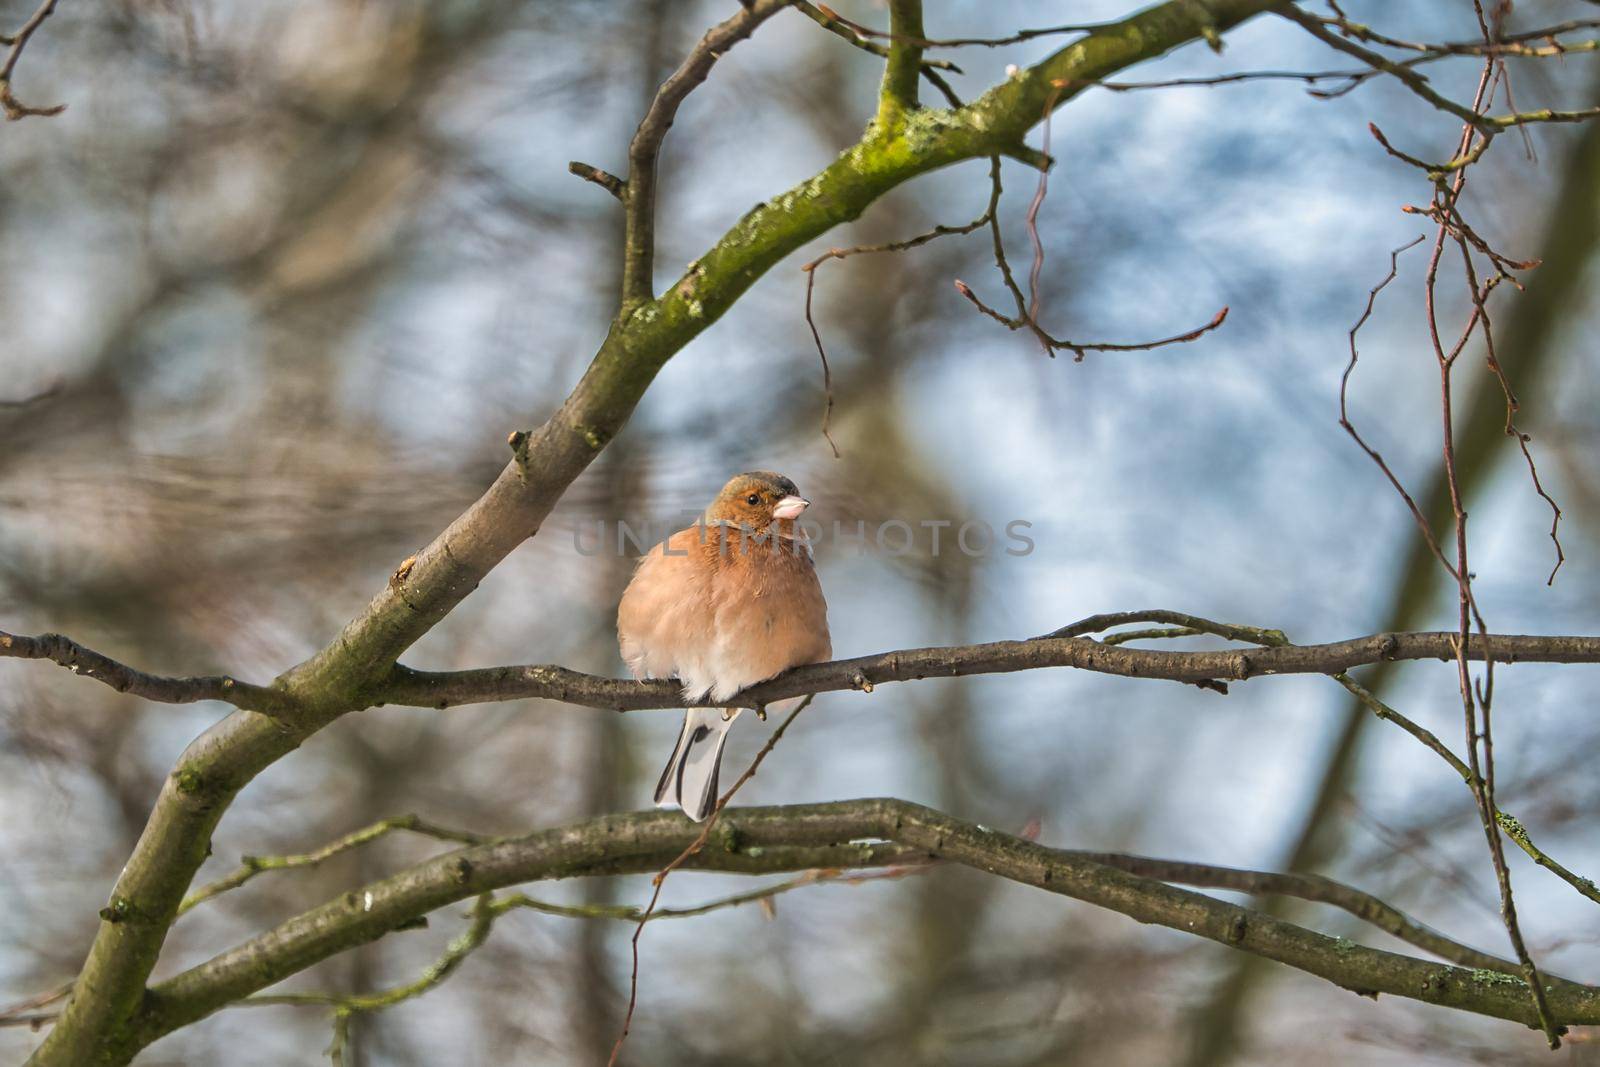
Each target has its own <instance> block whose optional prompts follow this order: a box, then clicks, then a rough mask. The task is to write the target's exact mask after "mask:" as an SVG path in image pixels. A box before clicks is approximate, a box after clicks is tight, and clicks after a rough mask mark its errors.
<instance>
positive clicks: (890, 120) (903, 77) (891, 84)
mask: <svg viewBox="0 0 1600 1067" xmlns="http://www.w3.org/2000/svg"><path fill="white" fill-rule="evenodd" d="M921 40H922V0H889V60H888V63H887V64H885V66H884V68H883V87H882V88H881V89H880V90H879V91H878V129H879V130H880V131H882V130H888V129H891V128H893V127H895V126H897V125H899V124H900V123H902V122H904V121H905V117H906V115H907V114H909V113H910V112H912V111H915V110H916V109H917V78H918V76H919V75H920V74H921V73H922V46H921V44H919V43H918V42H920V41H921Z"/></svg>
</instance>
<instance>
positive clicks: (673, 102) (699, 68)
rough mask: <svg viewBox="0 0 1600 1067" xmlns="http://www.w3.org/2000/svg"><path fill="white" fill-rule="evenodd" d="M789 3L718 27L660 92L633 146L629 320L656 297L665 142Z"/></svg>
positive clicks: (760, 1)
mask: <svg viewBox="0 0 1600 1067" xmlns="http://www.w3.org/2000/svg"><path fill="white" fill-rule="evenodd" d="M788 3H789V0H754V2H753V3H750V4H748V5H745V6H744V7H743V8H742V9H741V10H740V11H739V12H738V13H736V14H735V15H733V16H732V17H731V18H729V19H728V20H727V21H725V22H722V23H720V24H718V25H716V26H713V27H712V28H711V29H710V30H708V31H707V32H706V35H705V36H704V37H702V38H700V43H699V44H697V45H695V47H694V50H693V51H692V52H690V53H689V57H688V58H687V59H685V60H684V61H683V64H682V65H681V66H680V67H678V69H677V70H676V71H674V72H673V73H672V76H671V77H670V78H668V79H667V80H666V81H664V82H662V83H661V89H660V90H659V91H658V92H657V93H656V98H655V100H653V101H652V102H651V104H650V110H649V111H647V112H645V116H644V119H643V120H641V121H640V123H639V128H638V130H637V131H636V132H635V133H634V135H633V142H632V143H631V144H630V145H629V146H628V180H627V183H626V189H627V196H626V198H625V199H624V200H623V204H624V205H625V208H626V217H627V227H626V229H625V231H624V234H623V251H622V310H621V313H620V314H621V317H622V318H626V317H627V316H628V314H629V313H630V312H631V311H633V310H634V309H636V308H639V307H642V306H643V305H645V304H648V303H649V302H650V301H651V299H652V298H653V297H654V296H655V284H654V272H655V258H656V161H657V159H658V158H659V157H660V155H661V142H662V141H663V140H665V139H666V136H667V131H668V130H670V129H671V128H672V120H673V119H675V118H677V116H678V108H679V106H680V105H681V104H682V103H683V102H684V100H685V99H687V98H688V96H689V94H690V93H692V92H694V91H695V89H697V88H699V86H700V83H701V82H703V81H705V80H706V77H707V76H708V75H709V74H710V73H711V68H712V67H713V66H715V65H716V62H717V60H719V59H721V58H722V54H723V53H724V52H726V51H727V50H728V49H730V48H732V47H733V46H734V45H736V44H738V43H739V42H740V41H742V40H744V39H745V38H746V37H749V36H750V35H751V34H752V33H754V32H755V31H756V27H758V26H760V25H761V24H762V23H763V22H765V21H767V19H769V18H771V17H772V16H773V15H776V14H777V13H778V12H779V11H782V10H783V9H784V8H785V7H787V6H788Z"/></svg>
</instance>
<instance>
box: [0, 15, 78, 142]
mask: <svg viewBox="0 0 1600 1067" xmlns="http://www.w3.org/2000/svg"><path fill="white" fill-rule="evenodd" d="M56 2H57V0H44V3H42V4H40V5H39V6H38V8H36V9H35V10H34V12H33V14H32V15H31V16H30V17H29V18H28V21H27V22H25V23H23V24H22V29H20V30H18V31H17V32H16V33H15V34H13V35H11V36H9V37H4V36H0V45H9V46H10V50H9V51H8V52H7V53H6V58H5V61H4V62H3V63H0V108H3V109H4V110H5V113H6V118H7V120H9V121H12V122H15V121H16V120H17V119H20V118H25V117H27V116H29V115H59V114H61V113H62V112H63V111H65V110H66V109H67V105H66V104H56V105H55V106H54V107H29V106H28V105H27V104H24V103H22V102H21V101H20V100H18V99H17V98H16V97H15V96H14V95H13V94H12V92H11V75H12V72H13V71H15V70H16V69H17V60H19V59H21V58H22V50H23V49H24V48H26V47H28V42H29V41H30V40H32V39H33V35H34V33H36V32H37V31H38V29H39V27H40V26H42V25H44V20H45V19H47V18H49V17H50V16H51V15H53V14H54V13H55V10H56Z"/></svg>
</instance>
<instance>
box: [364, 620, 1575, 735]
mask: <svg viewBox="0 0 1600 1067" xmlns="http://www.w3.org/2000/svg"><path fill="white" fill-rule="evenodd" d="M1136 614H1146V613H1142V612H1141V613H1136ZM1456 639H1457V635H1456V634H1454V633H1448V632H1418V633H1397V634H1372V635H1370V636H1367V637H1355V638H1351V639H1350V640H1348V641H1336V642H1332V643H1330V644H1321V645H1290V644H1284V645H1279V646H1276V647H1269V648H1249V649H1226V650H1222V651H1206V652H1181V651H1172V650H1168V649H1161V650H1157V649H1148V648H1127V647H1125V646H1122V645H1118V644H1109V643H1107V642H1102V641H1095V640H1091V639H1088V638H1083V637H1067V638H1057V637H1036V638H1033V639H1031V640H1028V641H994V642H990V643H988V644H980V645H952V646H946V647H942V648H911V649H902V650H900V651H896V652H880V653H878V654H876V655H871V656H859V657H857V658H855V659H845V660H835V661H833V662H831V663H814V664H810V665H808V666H804V667H796V668H795V669H794V670H791V671H786V672H785V673H784V674H782V675H780V676H779V677H777V678H775V679H773V680H772V681H770V682H763V683H762V684H760V685H757V686H752V687H751V688H749V689H747V690H745V691H744V692H743V693H740V694H738V695H737V696H736V697H734V698H733V699H732V701H731V703H733V704H737V705H738V706H740V707H761V706H763V705H765V704H771V703H773V702H775V701H778V700H782V699H784V698H786V697H793V696H801V695H803V694H806V693H829V692H835V691H838V690H844V689H858V690H867V691H870V690H871V689H872V687H873V686H876V685H880V684H882V683H884V682H905V681H914V680H921V679H923V678H954V677H965V676H967V675H972V674H1007V673H1011V672H1014V671H1027V670H1037V669H1040V668H1043V667H1073V668H1076V669H1078V670H1084V671H1093V672H1095V673H1097V674H1114V675H1120V676H1122V677H1125V678H1159V679H1165V680H1167V681H1173V682H1189V683H1198V682H1208V681H1217V680H1223V681H1244V680H1246V679H1249V678H1256V677H1260V676H1261V675H1269V674H1328V675H1336V674H1339V673H1341V672H1344V671H1347V670H1350V669H1351V668H1353V667H1360V666H1363V665H1367V664H1373V663H1381V662H1387V661H1391V660H1425V659H1436V660H1451V659H1454V658H1455V647H1454V644H1453V642H1454V641H1455V640H1456ZM1486 651H1487V652H1489V653H1491V654H1492V656H1493V659H1494V662H1496V663H1498V664H1506V663H1517V662H1523V663H1600V637H1534V636H1521V635H1506V634H1493V635H1490V636H1489V637H1488V638H1487V640H1484V639H1481V638H1478V637H1473V638H1472V639H1471V640H1470V641H1469V643H1468V649H1467V654H1468V657H1469V658H1471V659H1474V660H1482V659H1483V658H1484V654H1485V652H1486ZM371 696H372V698H373V700H374V701H375V702H376V703H385V704H403V705H407V706H412V707H434V708H445V707H450V706H452V705H455V704H476V703H484V702H487V701H498V700H522V699H527V698H530V697H533V698H540V699H544V700H559V701H562V702H563V703H567V704H579V705H582V706H584V707H591V708H605V709H609V710H614V711H639V710H643V709H646V708H681V707H686V706H689V705H690V703H691V702H689V701H685V700H684V699H683V696H682V694H681V693H680V692H679V686H678V684H677V683H676V682H673V681H670V680H668V681H650V682H635V681H630V680H625V679H620V678H602V677H598V676H596V675H592V674H583V673H581V672H579V671H574V670H569V669H567V668H565V667H556V666H514V667H485V668H481V669H478V670H466V671H440V672H434V671H414V670H411V669H410V668H408V667H399V666H397V667H396V668H395V671H394V673H393V675H391V677H390V679H389V680H388V681H387V682H384V683H382V684H380V685H378V686H377V687H376V688H374V689H373V690H372V693H371ZM694 703H698V704H701V705H703V706H710V705H709V703H708V702H707V701H704V700H701V701H696V702H694ZM729 703H730V702H729V701H722V702H720V703H718V704H717V706H718V707H721V706H724V705H727V704H729Z"/></svg>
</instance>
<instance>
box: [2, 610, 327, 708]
mask: <svg viewBox="0 0 1600 1067" xmlns="http://www.w3.org/2000/svg"><path fill="white" fill-rule="evenodd" d="M7 656H11V657H15V658H17V659H47V660H50V661H51V662H53V663H56V664H59V665H60V666H62V667H65V668H67V669H68V670H69V671H71V672H72V673H73V674H80V675H82V676H84V677H85V678H93V679H94V680H95V681H97V682H102V683H104V684H106V685H109V686H110V687H111V688H113V689H115V690H116V691H117V692H119V693H131V694H132V695H134V696H136V697H143V698H144V699H146V700H156V701H160V702H161V703H163V704H191V703H193V702H195V701H197V700H220V701H223V702H224V703H228V704H232V705H234V706H235V707H239V708H248V709H250V710H251V711H260V712H265V713H267V714H282V713H286V712H290V711H292V710H293V709H294V707H295V703H294V700H293V698H291V697H290V696H289V694H288V693H286V692H283V691H282V690H279V689H274V688H271V687H268V686H260V685H252V684H250V683H249V682H241V681H239V680H238V679H235V678H230V677H228V676H227V675H206V676H195V677H187V678H172V677H164V676H161V675H155V674H146V673H145V672H144V671H140V670H135V669H134V668H132V667H129V666H127V665H126V664H123V663H118V662H117V661H116V660H114V659H112V658H111V657H110V656H107V655H104V654H102V653H99V652H96V651H94V650H93V649H91V648H85V647H84V646H83V645H80V644H78V642H76V641H74V640H72V639H71V638H68V637H64V636H62V635H61V634H40V635H38V636H37V637H27V636H24V635H22V634H10V633H6V632H5V631H3V630H0V658H4V657H7Z"/></svg>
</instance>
